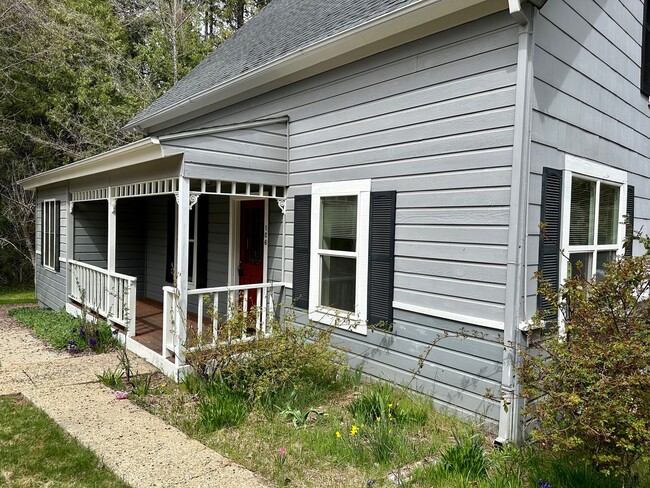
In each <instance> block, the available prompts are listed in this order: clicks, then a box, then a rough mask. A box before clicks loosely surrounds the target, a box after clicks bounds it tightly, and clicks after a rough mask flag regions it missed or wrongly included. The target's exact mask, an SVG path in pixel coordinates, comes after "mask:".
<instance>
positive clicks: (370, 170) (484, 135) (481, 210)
mask: <svg viewBox="0 0 650 488" xmlns="http://www.w3.org/2000/svg"><path fill="white" fill-rule="evenodd" d="M517 38H518V27H517V26H515V25H514V23H513V21H512V18H511V17H510V16H509V15H508V14H507V13H506V12H504V13H500V14H497V15H493V16H490V17H488V18H485V19H481V20H480V21H477V22H472V23H469V24H465V25H462V26H459V27H457V28H454V29H450V30H448V31H445V32H442V33H439V34H436V35H434V36H430V37H427V38H425V39H422V40H419V41H416V42H412V43H409V44H406V45H404V46H401V47H398V48H395V49H392V50H390V51H387V52H385V53H381V54H378V55H376V56H372V57H370V58H366V59H363V60H360V61H357V62H354V63H351V64H349V65H347V66H344V67H341V68H339V69H336V70H332V71H329V72H327V73H323V74H321V75H318V76H315V77H313V78H310V79H307V80H304V81H301V82H298V83H295V84H293V85H290V86H287V87H283V88H280V89H278V90H275V91H273V92H270V93H268V94H265V95H262V96H259V97H255V98H252V99H249V100H246V101H243V102H241V103H238V104H236V105H233V106H231V107H227V108H224V109H222V110H219V111H218V112H216V113H213V114H209V115H206V116H203V117H200V118H197V119H195V120H193V121H190V122H188V123H184V124H181V125H179V126H177V127H174V128H173V129H171V130H170V132H179V131H185V130H191V129H196V128H203V127H210V126H217V125H225V124H229V123H236V122H243V121H247V120H256V119H263V118H269V117H275V116H281V115H287V116H288V117H289V119H290V123H289V131H290V135H289V146H290V147H289V155H290V164H289V198H288V201H287V207H286V232H287V236H288V237H287V239H286V243H287V248H286V255H285V257H286V260H285V269H286V274H285V276H286V279H287V280H288V281H289V282H291V280H292V269H293V261H292V258H293V242H294V241H293V237H292V234H293V208H294V207H293V198H292V197H293V196H295V195H297V194H309V193H310V192H311V184H312V183H315V182H326V181H342V180H352V179H365V178H370V179H372V190H373V191H382V190H397V192H398V197H397V202H398V203H397V216H396V217H397V225H396V249H395V254H396V260H395V263H396V274H395V280H396V282H395V300H396V301H398V302H402V303H405V304H410V305H413V306H418V307H422V308H425V309H433V310H439V311H441V312H445V313H456V314H461V315H465V316H469V317H472V316H473V317H477V318H479V319H487V320H491V321H494V322H496V323H499V322H503V320H504V308H505V267H506V258H507V244H508V228H507V226H508V222H509V212H510V209H509V205H510V184H511V165H512V145H513V124H514V103H515V83H516V57H517ZM175 143H178V144H179V146H178V147H179V148H181V147H182V148H183V149H189V152H188V153H186V154H189V158H186V160H185V163H184V164H185V171H186V173H187V172H188V171H189V172H192V174H193V175H195V176H196V177H208V176H207V175H208V174H209V171H212V172H213V174H220V172H221V171H222V170H223V171H239V172H238V173H236V174H237V176H239V177H241V178H245V177H246V175H245V174H244V173H246V172H248V173H249V176H248V178H253V177H255V178H257V177H258V176H259V175H258V174H253V176H250V173H251V171H259V170H260V169H262V166H260V165H257V166H256V165H255V164H253V163H252V162H251V160H250V159H251V158H249V159H239V160H237V161H235V162H234V163H233V166H234V165H236V164H238V165H240V167H239V169H233V170H231V169H225V168H224V167H225V166H228V165H230V163H229V162H228V163H223V160H222V159H221V158H222V153H221V152H220V151H222V150H221V149H220V148H219V147H218V146H210V149H209V150H208V151H204V150H201V151H200V157H199V151H195V149H196V146H195V145H194V143H192V144H191V147H188V146H186V145H185V143H184V141H182V140H180V141H176V142H175ZM214 143H215V140H211V141H210V144H214ZM230 144H231V141H228V142H227V144H226V143H225V142H224V144H223V146H222V147H223V148H226V147H232V146H230ZM223 152H225V150H224V151H223ZM244 154H248V153H246V152H244ZM256 154H257V153H256ZM208 155H209V156H210V157H211V158H212V159H211V160H207V159H203V158H205V157H206V156H208ZM258 155H259V154H258ZM228 157H230V156H228ZM195 160H196V161H195ZM232 161H234V160H232ZM225 174H233V173H225ZM243 181H249V180H247V179H244V180H243ZM268 237H269V278H270V279H274V280H275V279H277V278H275V277H276V276H278V275H279V274H280V273H279V272H280V270H281V265H282V262H281V251H282V249H281V247H280V244H281V214H280V213H279V212H278V209H277V208H275V206H274V204H273V203H272V202H271V207H270V214H269V236H268ZM271 277H273V278H271ZM370 286H372V284H370ZM287 299H288V300H291V291H290V290H289V293H288V294H287ZM395 313H396V319H395V324H394V327H395V329H394V331H395V332H394V334H388V335H386V336H387V337H389V339H390V341H391V346H390V350H388V349H387V347H385V344H386V343H385V342H382V341H383V340H384V339H385V340H389V339H387V338H386V337H384V339H382V338H381V337H383V335H382V334H383V333H377V332H370V333H368V335H367V336H362V335H358V334H354V333H348V332H345V331H337V333H336V336H337V341H338V343H339V344H340V345H341V347H345V348H348V349H349V350H350V351H351V354H352V355H354V354H358V355H360V357H363V358H364V359H365V360H366V361H367V364H368V366H367V368H366V372H368V373H369V374H371V375H375V376H377V377H388V376H392V377H394V379H397V380H398V382H400V383H404V382H406V381H408V378H409V375H410V373H409V371H412V370H413V369H415V368H417V364H418V356H419V355H420V354H421V353H422V352H423V351H424V350H425V349H426V347H427V341H428V340H431V338H432V335H433V334H434V333H437V332H438V331H442V330H444V329H445V327H448V328H449V329H450V330H452V329H458V328H460V327H469V328H470V329H471V330H478V329H477V328H475V327H474V326H473V325H472V324H471V323H466V324H461V323H454V322H449V321H445V320H443V319H437V318H434V317H430V316H424V315H419V314H410V313H408V312H404V311H401V310H395ZM303 319H304V317H303V318H301V319H299V320H301V321H303ZM470 322H471V321H470ZM486 331H487V332H489V334H490V337H491V338H490V339H488V338H486V337H477V338H472V339H471V340H469V339H468V340H466V341H454V340H452V339H451V338H450V339H445V341H446V342H447V345H442V344H440V345H438V347H436V349H435V351H434V352H433V353H432V354H431V355H430V356H429V357H428V358H427V360H426V361H425V366H424V368H423V369H422V371H420V372H419V375H418V378H417V380H416V384H417V385H418V387H421V388H423V389H424V390H426V391H427V392H428V393H429V394H431V395H432V396H433V397H434V399H435V400H436V401H437V402H438V403H439V404H440V405H443V406H446V407H449V408H455V409H460V410H461V411H463V412H465V413H470V412H474V413H478V414H479V415H481V414H484V415H486V416H487V417H489V418H490V419H492V420H496V419H498V415H499V406H498V404H496V403H495V402H492V401H489V400H486V399H485V398H484V397H483V394H484V392H485V389H486V388H496V387H498V385H499V384H500V380H501V358H502V349H501V348H502V344H503V340H502V339H500V338H498V337H495V336H496V334H495V333H494V331H489V330H487V329H486ZM478 335H479V336H480V335H481V334H478ZM499 341H500V344H501V345H499ZM351 361H354V358H352V357H351Z"/></svg>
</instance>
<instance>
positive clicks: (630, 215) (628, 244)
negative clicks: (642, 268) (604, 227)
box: [625, 185, 634, 256]
mask: <svg viewBox="0 0 650 488" xmlns="http://www.w3.org/2000/svg"><path fill="white" fill-rule="evenodd" d="M626 214H627V218H626V219H625V255H626V256H632V247H633V244H634V240H633V237H634V187H633V186H631V185H628V186H627V212H626Z"/></svg>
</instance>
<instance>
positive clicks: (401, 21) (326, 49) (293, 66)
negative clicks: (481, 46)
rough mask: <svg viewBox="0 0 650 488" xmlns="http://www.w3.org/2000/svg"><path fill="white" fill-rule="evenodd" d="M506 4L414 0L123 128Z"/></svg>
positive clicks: (302, 74) (251, 90) (253, 90)
mask: <svg viewBox="0 0 650 488" xmlns="http://www.w3.org/2000/svg"><path fill="white" fill-rule="evenodd" d="M505 8H507V2H505V1H504V0H420V1H416V2H414V3H411V4H409V5H407V6H405V7H402V8H400V9H398V10H395V11H393V12H391V13H389V14H386V15H382V16H380V17H377V18H376V19H373V20H371V21H369V22H366V23H364V24H361V25H359V26H355V27H353V28H351V29H348V30H346V31H343V32H340V33H338V34H336V35H334V36H332V37H329V38H326V39H324V40H322V41H320V42H318V43H316V44H312V45H311V46H308V47H306V48H303V49H300V50H297V51H294V52H292V53H290V54H287V55H285V56H283V57H281V58H279V59H277V60H275V61H272V62H270V63H268V64H266V65H263V66H260V67H259V68H256V69H254V70H252V71H250V72H247V73H245V74H243V75H241V76H238V77H236V78H233V79H232V80H229V81H227V82H225V83H223V84H221V85H218V86H215V87H212V88H209V89H207V90H204V91H202V92H199V93H197V94H196V95H194V96H193V97H190V98H188V99H186V100H183V101H182V102H179V103H176V104H174V105H171V106H169V107H167V108H165V109H163V110H160V111H158V112H157V113H155V114H153V115H151V116H149V117H147V118H145V119H143V120H141V121H139V122H137V123H135V124H128V125H126V126H125V127H124V128H125V129H137V130H140V131H143V132H144V131H147V130H149V129H151V128H152V127H154V126H160V127H159V128H161V126H162V125H163V124H165V123H166V122H168V121H170V120H171V119H177V118H182V117H183V116H187V115H188V114H190V113H193V112H194V111H197V110H200V109H202V108H205V107H208V106H210V107H212V108H211V109H212V110H215V109H218V108H221V107H224V106H227V105H230V104H232V103H236V102H237V101H240V100H242V99H244V98H250V97H252V96H255V95H259V94H261V93H264V92H267V91H270V90H272V89H275V88H279V87H280V86H283V85H286V84H289V83H293V82H296V81H299V80H301V79H305V78H308V77H310V76H314V75H316V74H319V73H322V72H325V71H328V70H331V69H334V68H336V67H338V66H342V65H344V64H348V63H350V62H353V61H356V60H358V59H362V58H364V57H368V56H371V55H373V54H376V53H378V52H381V51H385V50H387V49H390V48H393V47H396V46H398V45H401V44H405V43H407V42H410V41H413V40H415V39H419V38H421V37H425V36H428V35H431V34H434V33H436V32H440V31H443V30H446V29H449V28H452V27H455V26H457V25H460V24H463V23H465V22H469V21H471V20H475V19H477V18H480V17H483V16H487V15H489V14H492V13H495V12H498V11H500V10H503V9H505ZM215 104H218V105H215ZM187 118H188V117H186V118H184V119H182V120H187ZM174 123H176V121H175V122H174ZM159 128H156V130H158V129H159Z"/></svg>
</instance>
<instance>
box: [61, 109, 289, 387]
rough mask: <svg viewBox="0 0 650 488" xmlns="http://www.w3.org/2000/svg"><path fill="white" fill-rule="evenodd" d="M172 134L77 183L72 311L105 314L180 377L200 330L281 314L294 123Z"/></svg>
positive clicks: (116, 155) (112, 157) (71, 228)
mask: <svg viewBox="0 0 650 488" xmlns="http://www.w3.org/2000/svg"><path fill="white" fill-rule="evenodd" d="M162 139H163V138H160V139H156V138H151V139H149V140H144V141H141V142H138V143H134V144H132V145H130V146H126V147H125V148H120V149H118V150H115V151H113V152H109V153H106V154H104V155H99V156H96V157H94V158H91V160H89V161H86V162H85V166H86V167H84V170H85V171H80V170H77V171H76V172H75V173H77V174H78V176H77V177H75V178H71V179H69V183H68V185H69V203H70V205H69V209H70V212H69V217H68V225H67V232H68V238H67V241H68V243H69V244H68V247H69V251H68V259H67V263H68V266H67V273H68V276H67V280H66V281H67V289H68V291H67V299H68V304H67V308H68V310H69V311H70V312H72V313H80V312H92V313H93V314H95V315H97V316H100V317H103V318H105V319H106V320H108V321H109V322H110V323H111V324H112V325H113V326H114V327H115V328H117V329H118V330H119V331H120V332H121V333H122V337H123V338H124V340H125V341H126V343H127V346H128V347H129V349H131V350H132V351H134V352H135V353H137V354H139V355H140V356H142V357H145V358H146V359H147V360H149V361H150V362H152V363H153V364H154V365H156V366H158V367H160V368H161V369H162V370H163V371H164V372H165V373H167V374H169V375H171V376H174V377H178V376H179V374H180V373H181V372H182V369H183V368H184V363H185V362H184V353H185V350H186V346H187V342H188V337H196V335H197V334H199V335H202V336H204V337H217V332H218V329H219V327H220V325H221V324H223V322H224V321H225V320H227V319H228V318H229V317H231V316H232V315H233V314H235V313H238V312H241V313H244V314H247V315H250V316H251V318H254V322H255V326H254V331H252V333H266V331H267V327H268V324H269V322H270V321H271V318H273V317H275V316H276V315H277V314H278V313H279V308H278V307H279V304H281V303H282V300H283V293H284V286H285V285H284V283H285V271H286V270H285V258H286V250H285V249H286V248H285V241H286V239H285V236H286V222H285V201H286V184H287V176H286V175H287V173H286V164H287V163H286V151H287V149H286V120H284V119H281V120H275V119H274V120H271V121H255V122H252V123H250V124H238V125H236V126H228V127H217V128H211V129H202V130H198V131H191V132H187V133H182V134H174V135H171V136H166V139H165V140H164V141H163V140H162ZM197 147H201V150H200V151H199V150H197V149H196V148H197ZM100 162H101V163H103V164H101V165H100ZM82 163H83V162H80V163H75V164H79V165H80V167H83V166H82ZM91 163H92V165H93V166H94V167H95V168H99V171H91V168H90V167H89V166H90V165H91Z"/></svg>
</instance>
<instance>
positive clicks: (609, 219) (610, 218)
mask: <svg viewBox="0 0 650 488" xmlns="http://www.w3.org/2000/svg"><path fill="white" fill-rule="evenodd" d="M619 191H620V189H619V188H618V187H617V186H612V185H606V184H604V183H601V184H600V202H599V203H598V244H616V238H617V237H618V220H619V214H618V213H619V212H618V201H619Z"/></svg>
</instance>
